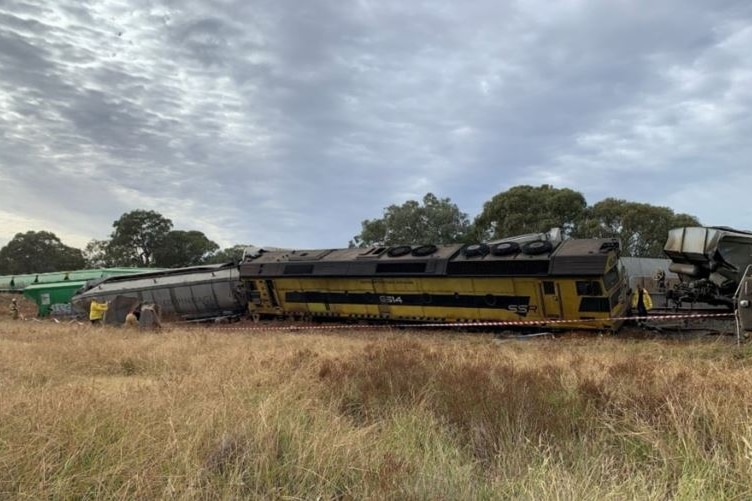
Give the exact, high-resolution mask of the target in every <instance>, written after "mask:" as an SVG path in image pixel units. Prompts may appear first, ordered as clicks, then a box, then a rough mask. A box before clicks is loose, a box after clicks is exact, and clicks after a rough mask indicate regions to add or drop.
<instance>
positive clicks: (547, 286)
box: [543, 280, 556, 294]
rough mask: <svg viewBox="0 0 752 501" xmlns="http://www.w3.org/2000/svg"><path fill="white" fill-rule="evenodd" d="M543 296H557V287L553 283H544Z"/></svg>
mask: <svg viewBox="0 0 752 501" xmlns="http://www.w3.org/2000/svg"><path fill="white" fill-rule="evenodd" d="M543 294H556V287H555V286H554V283H553V282H549V281H547V280H544V281H543Z"/></svg>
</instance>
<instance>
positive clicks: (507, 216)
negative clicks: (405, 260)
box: [350, 184, 700, 257]
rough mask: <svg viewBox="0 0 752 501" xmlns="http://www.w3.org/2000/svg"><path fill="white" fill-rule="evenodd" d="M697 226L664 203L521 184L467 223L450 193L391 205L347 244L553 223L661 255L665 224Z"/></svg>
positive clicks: (464, 239) (470, 239) (446, 238)
mask: <svg viewBox="0 0 752 501" xmlns="http://www.w3.org/2000/svg"><path fill="white" fill-rule="evenodd" d="M699 225H700V222H699V220H698V219H697V218H696V217H694V216H691V215H689V214H676V213H674V211H673V210H671V209H670V208H668V207H659V206H654V205H650V204H644V203H638V202H630V201H627V200H621V199H616V198H606V199H604V200H601V201H600V202H598V203H596V204H594V205H588V204H587V202H586V201H585V197H584V196H583V195H582V193H580V192H578V191H575V190H571V189H568V188H554V187H553V186H550V185H547V184H544V185H541V186H527V185H523V186H515V187H513V188H510V189H509V190H507V191H505V192H502V193H499V194H497V195H495V196H494V197H493V198H491V200H489V201H487V202H486V203H485V204H484V205H483V210H482V211H481V213H480V214H478V216H477V217H476V218H475V219H474V220H473V221H472V222H471V221H470V219H469V217H468V215H467V214H466V213H464V212H462V211H461V210H460V209H459V207H457V205H456V204H454V203H452V201H451V200H450V199H449V198H438V197H436V196H435V195H434V194H432V193H428V194H426V195H425V196H424V197H423V200H422V203H421V202H417V201H415V200H410V201H407V202H405V203H404V204H402V205H390V206H389V207H386V208H385V209H384V214H383V216H382V217H381V218H378V219H367V220H365V221H363V222H362V223H361V226H362V227H361V231H360V233H359V234H358V235H356V236H355V237H353V239H352V240H351V241H350V246H351V247H367V246H372V245H386V246H388V245H396V244H414V245H420V244H424V243H476V242H487V241H489V240H495V239H500V238H504V237H509V236H514V235H522V234H525V233H541V232H545V231H548V230H550V229H551V228H555V227H558V228H561V229H562V231H563V233H564V235H566V236H568V237H573V238H618V239H620V240H621V242H622V249H623V255H625V256H635V257H662V256H663V245H664V244H665V242H666V237H667V236H668V231H669V230H670V229H672V228H677V227H682V226H699Z"/></svg>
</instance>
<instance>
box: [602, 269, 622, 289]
mask: <svg viewBox="0 0 752 501" xmlns="http://www.w3.org/2000/svg"><path fill="white" fill-rule="evenodd" d="M603 283H604V284H605V285H606V290H611V289H612V288H613V286H614V285H616V284H618V283H619V270H618V268H617V267H616V266H614V267H613V268H611V269H610V270H608V271H607V272H606V275H605V276H604V277H603Z"/></svg>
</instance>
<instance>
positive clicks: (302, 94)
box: [0, 0, 752, 247]
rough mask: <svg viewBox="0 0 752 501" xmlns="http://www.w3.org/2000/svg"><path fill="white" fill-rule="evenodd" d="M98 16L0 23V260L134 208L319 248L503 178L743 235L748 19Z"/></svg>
mask: <svg viewBox="0 0 752 501" xmlns="http://www.w3.org/2000/svg"><path fill="white" fill-rule="evenodd" d="M471 4H472V5H465V4H464V3H461V2H460V3H458V2H449V1H435V2H422V1H416V2H403V1H397V0H381V1H378V2H376V1H370V0H360V1H357V2H339V1H335V0H321V1H318V2H298V3H296V4H289V3H286V2H275V1H272V0H254V1H248V0H237V1H232V0H185V1H171V0H161V1H159V0H149V1H147V0H101V1H96V2H94V1H80V0H76V1H72V0H58V1H57V2H44V3H42V2H38V3H36V2H31V1H28V0H26V1H24V0H18V1H14V0H11V3H10V4H9V5H7V4H3V5H2V6H0V199H1V200H2V204H1V205H0V244H4V243H5V242H7V240H9V239H10V238H12V236H13V235H14V234H15V233H16V232H18V231H27V230H31V229H33V230H42V229H44V230H49V231H54V232H55V233H56V234H58V236H60V237H61V238H62V239H63V241H64V242H65V243H67V244H69V245H74V246H79V247H83V246H84V245H85V243H86V242H87V241H88V240H90V239H92V238H104V237H106V236H107V235H108V234H109V232H110V231H111V225H112V222H113V221H114V220H115V219H117V218H118V217H119V216H120V215H121V214H123V213H124V212H127V211H130V210H133V209H150V210H156V211H158V212H160V213H162V214H164V215H165V216H167V217H169V218H171V219H172V220H173V221H174V223H175V226H176V227H177V228H180V229H186V230H188V229H198V230H201V231H203V232H205V233H206V234H207V235H208V236H209V237H210V238H212V239H213V240H215V241H217V242H218V243H220V245H223V246H228V245H231V244H234V243H254V244H265V245H278V246H289V247H329V246H331V247H338V246H344V245H346V244H347V241H348V240H349V239H350V238H351V237H352V236H353V235H355V234H357V233H358V232H359V231H360V222H361V221H362V220H363V219H367V218H374V217H379V216H380V215H381V213H382V209H383V208H384V207H385V206H387V205H389V204H392V203H402V202H404V201H406V200H408V199H420V198H421V197H422V196H423V195H424V194H425V193H426V192H428V191H432V192H434V193H435V194H437V195H438V196H441V197H450V198H451V199H452V200H453V201H454V202H455V203H457V204H458V205H459V206H460V208H461V209H462V210H464V211H465V212H468V213H469V214H470V215H471V216H474V215H476V214H477V213H478V212H479V211H480V209H481V207H482V204H483V202H485V201H486V200H488V199H490V198H491V197H492V196H493V195H495V194H496V193H498V192H501V191H504V190H506V189H508V188H509V187H511V186H514V185H517V184H523V183H527V184H535V185H538V184H542V183H550V184H554V185H555V186H557V187H570V188H573V189H576V190H579V191H581V192H582V193H584V194H585V196H586V198H587V200H588V201H589V202H590V203H595V202H597V201H598V200H601V199H602V198H605V197H609V196H612V197H618V198H626V199H628V200H634V201H642V202H648V203H653V204H657V205H667V206H669V207H671V208H673V209H674V210H676V211H679V212H687V213H690V214H693V215H696V216H698V217H699V218H700V219H701V221H702V222H703V223H706V224H725V225H730V226H737V227H742V228H752V208H750V207H747V204H745V203H743V202H744V200H745V199H746V197H745V196H746V193H747V191H748V187H749V186H752V162H751V161H752V141H750V140H749V138H750V137H752V113H751V111H752V55H751V54H752V51H751V50H750V49H749V48H750V47H752V5H751V4H749V3H748V2H741V1H720V0H719V1H715V2H699V1H695V2H687V1H678V0H668V1H665V2H659V3H658V4H657V5H656V3H655V2H648V1H637V2H621V1H615V2H597V1H594V0H593V1H586V0H572V1H564V2H554V3H552V2H544V1H542V0H521V1H519V2H493V1H491V0H483V1H478V2H472V3H471Z"/></svg>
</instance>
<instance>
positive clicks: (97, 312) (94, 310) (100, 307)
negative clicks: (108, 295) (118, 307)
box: [89, 298, 110, 325]
mask: <svg viewBox="0 0 752 501" xmlns="http://www.w3.org/2000/svg"><path fill="white" fill-rule="evenodd" d="M109 305H110V303H109V302H108V301H102V302H100V301H99V298H94V299H92V300H91V305H90V306H89V321H90V322H91V325H97V324H101V323H102V319H103V318H104V315H105V313H107V308H108V307H109Z"/></svg>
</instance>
